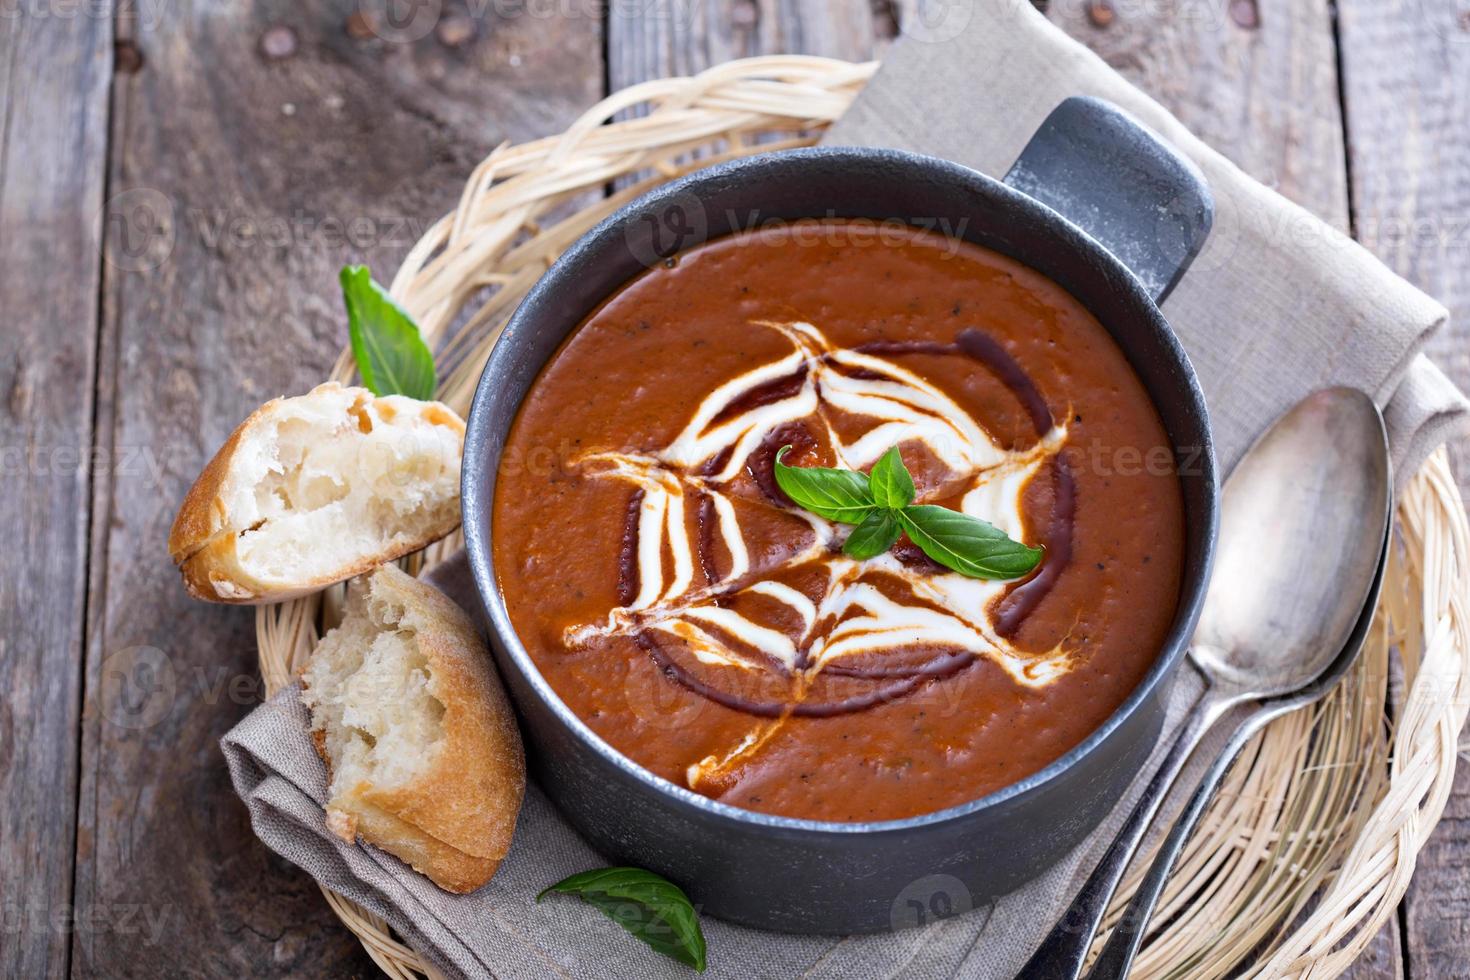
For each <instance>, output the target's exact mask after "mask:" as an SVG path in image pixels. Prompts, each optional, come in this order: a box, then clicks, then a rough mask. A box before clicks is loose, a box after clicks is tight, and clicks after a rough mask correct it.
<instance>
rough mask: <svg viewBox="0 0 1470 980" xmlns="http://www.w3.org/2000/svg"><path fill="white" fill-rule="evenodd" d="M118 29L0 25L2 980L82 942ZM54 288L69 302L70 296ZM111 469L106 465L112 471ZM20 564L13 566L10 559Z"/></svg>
mask: <svg viewBox="0 0 1470 980" xmlns="http://www.w3.org/2000/svg"><path fill="white" fill-rule="evenodd" d="M111 52H112V25H111V23H110V21H108V20H106V19H98V18H96V17H76V18H72V19H68V20H65V21H63V20H58V19H56V18H47V17H44V16H36V15H33V14H31V13H27V12H21V11H10V12H9V14H8V15H7V16H5V17H4V18H3V19H0V69H3V70H0V309H3V310H4V311H5V318H6V322H5V326H4V327H3V328H0V528H4V529H5V532H6V534H7V536H8V540H9V548H10V549H11V558H10V560H9V561H7V562H6V563H5V567H4V570H3V571H0V623H3V624H4V629H3V632H0V691H3V692H4V693H3V695H0V975H3V976H7V977H41V976H58V975H62V974H64V973H65V971H66V964H67V948H68V945H69V943H70V935H71V933H72V931H73V930H75V929H80V928H93V927H95V926H96V922H95V920H94V919H93V917H92V916H91V915H90V912H91V910H89V909H79V908H77V907H76V906H74V905H73V902H72V889H71V882H72V860H73V858H72V854H73V846H74V839H75V832H76V819H75V817H76V813H75V800H76V782H77V737H78V733H77V725H78V721H79V716H78V709H79V706H80V688H81V657H82V644H83V636H82V622H83V619H84V608H85V607H84V603H85V599H86V594H85V587H86V562H87V513H88V507H87V501H88V493H89V490H88V488H89V481H90V473H91V471H92V466H91V463H92V456H91V448H92V388H93V373H94V371H95V365H96V344H97V340H96V323H97V293H98V282H99V278H100V275H101V265H102V251H101V248H100V247H99V245H98V242H99V240H100V230H99V229H100V227H101V221H100V216H101V213H102V201H103V186H102V181H103V175H104V173H105V161H106V158H107V86H108V79H109V76H110V73H111ZM58 280H60V282H61V283H62V284H63V285H64V288H58ZM99 468H106V467H105V466H103V467H99ZM17 549H18V550H19V554H18V555H17V554H15V551H16V550H17Z"/></svg>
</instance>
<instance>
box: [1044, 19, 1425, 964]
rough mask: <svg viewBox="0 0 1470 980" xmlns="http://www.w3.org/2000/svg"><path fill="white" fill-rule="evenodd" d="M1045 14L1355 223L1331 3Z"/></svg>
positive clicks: (1214, 135) (1267, 175)
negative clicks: (1350, 193) (1348, 174)
mask: <svg viewBox="0 0 1470 980" xmlns="http://www.w3.org/2000/svg"><path fill="white" fill-rule="evenodd" d="M1047 10H1048V17H1049V18H1050V19H1051V20H1052V21H1053V22H1054V23H1056V24H1058V25H1059V26H1061V27H1063V28H1064V29H1065V30H1066V31H1067V32H1068V33H1069V34H1071V35H1072V36H1073V37H1075V38H1077V39H1078V40H1080V41H1082V42H1083V43H1084V44H1087V45H1088V46H1089V47H1090V48H1092V49H1093V50H1094V51H1096V52H1097V53H1098V54H1099V55H1100V56H1101V57H1102V58H1103V59H1104V60H1105V61H1107V62H1108V63H1109V64H1110V65H1112V66H1113V67H1114V68H1116V69H1117V70H1118V71H1120V72H1121V73H1122V74H1123V75H1125V76H1127V77H1128V78H1129V80H1131V81H1132V82H1133V83H1134V84H1136V85H1138V86H1139V87H1140V88H1142V89H1143V90H1144V91H1146V92H1148V93H1149V94H1151V95H1152V96H1154V98H1156V99H1158V100H1159V101H1160V102H1162V103H1163V104H1164V105H1165V106H1166V107H1168V109H1169V110H1170V111H1171V112H1173V113H1174V114H1175V115H1176V116H1178V117H1179V118H1180V119H1181V120H1182V121H1183V122H1184V123H1185V124H1186V125H1187V126H1189V127H1190V128H1191V129H1192V130H1193V131H1194V132H1195V133H1196V134H1197V135H1198V136H1200V137H1201V138H1202V139H1204V140H1206V141H1207V142H1209V143H1210V145H1212V146H1213V147H1215V148H1216V149H1218V150H1220V151H1221V152H1222V153H1224V154H1225V155H1226V156H1227V157H1229V158H1230V159H1231V160H1233V161H1235V163H1237V164H1238V165H1239V166H1240V167H1241V169H1243V170H1244V171H1245V172H1246V173H1248V174H1250V175H1251V176H1252V177H1254V178H1256V179H1257V180H1259V181H1261V182H1263V183H1265V184H1266V185H1267V186H1269V187H1273V188H1275V189H1276V190H1278V191H1280V192H1281V193H1282V194H1283V195H1285V196H1286V197H1288V198H1290V199H1291V200H1293V201H1296V202H1297V203H1298V204H1301V205H1302V206H1303V207H1306V208H1308V209H1309V210H1311V211H1312V212H1314V213H1315V214H1316V215H1317V216H1318V217H1320V218H1322V219H1323V220H1324V221H1327V222H1328V223H1330V224H1332V225H1334V226H1336V227H1337V228H1340V229H1344V230H1346V229H1347V228H1348V227H1349V208H1348V186H1347V170H1346V166H1345V158H1344V144H1343V120H1342V111H1341V104H1340V100H1339V93H1338V83H1337V64H1336V58H1337V55H1336V43H1335V39H1334V35H1333V25H1332V23H1331V20H1330V11H1329V8H1328V5H1327V4H1306V3H1299V2H1295V0H1242V2H1231V3H1225V2H1221V3H1183V4H1174V3H1166V4H1130V3H1111V2H1107V0H1098V2H1092V0H1086V2H1075V3H1070V2H1069V3H1062V2H1058V0H1053V2H1052V3H1050V4H1049V5H1048V8H1047ZM1402 54H1403V51H1402V50H1401V51H1400V55H1401V56H1402ZM1402 959H1403V958H1402V956H1401V953H1400V948H1399V941H1398V932H1397V923H1396V922H1390V923H1389V924H1388V925H1387V926H1386V927H1385V928H1384V929H1383V930H1381V931H1380V933H1379V934H1378V935H1377V936H1376V937H1375V938H1374V940H1373V944H1372V945H1371V946H1370V947H1369V949H1368V950H1367V951H1366V952H1365V954H1364V956H1363V957H1362V958H1361V959H1360V960H1359V962H1358V963H1357V964H1356V965H1355V966H1354V969H1353V971H1351V972H1350V973H1349V974H1348V976H1350V977H1354V978H1360V980H1362V978H1368V977H1373V978H1381V977H1402V976H1403V975H1404V968H1403V962H1402Z"/></svg>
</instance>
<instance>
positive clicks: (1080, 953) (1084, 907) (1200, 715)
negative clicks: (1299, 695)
mask: <svg viewBox="0 0 1470 980" xmlns="http://www.w3.org/2000/svg"><path fill="white" fill-rule="evenodd" d="M1231 703H1232V702H1230V701H1229V700H1227V699H1223V698H1220V697H1217V696H1215V695H1214V694H1213V693H1212V692H1211V691H1208V690H1207V691H1206V692H1205V693H1204V695H1203V696H1202V697H1201V698H1200V701H1199V703H1198V704H1196V705H1195V706H1194V708H1193V709H1192V710H1191V711H1190V713H1189V716H1188V718H1186V719H1185V721H1184V724H1183V726H1182V727H1181V729H1180V732H1179V735H1178V737H1176V738H1175V739H1174V745H1173V746H1172V747H1171V748H1170V749H1169V754H1168V755H1166V756H1165V757H1164V761H1163V762H1162V763H1160V765H1159V768H1158V771H1157V772H1155V773H1154V776H1153V778H1152V779H1150V780H1149V782H1148V786H1147V787H1146V788H1145V789H1144V791H1143V795H1142V796H1140V797H1139V798H1138V802H1137V803H1135V804H1134V805H1133V812H1132V813H1130V814H1129V815H1128V819H1127V821H1126V822H1125V823H1124V824H1123V826H1122V828H1120V829H1119V831H1118V835H1117V836H1116V837H1115V838H1113V843H1112V845H1111V846H1110V847H1109V848H1108V850H1107V853H1106V854H1104V855H1103V857H1102V860H1101V861H1100V862H1098V865H1097V867H1096V868H1094V869H1093V872H1092V874H1091V876H1089V877H1088V879H1087V882H1086V883H1085V884H1084V885H1083V886H1082V889H1081V891H1079V892H1078V893H1077V897H1076V898H1075V899H1073V901H1072V904H1071V905H1069V906H1067V911H1066V912H1064V913H1062V917H1061V918H1060V919H1058V920H1057V924H1056V925H1055V926H1053V927H1052V930H1051V932H1049V933H1047V936H1046V938H1045V939H1043V940H1042V941H1041V945H1040V946H1038V947H1037V949H1036V952H1035V953H1034V954H1033V955H1032V957H1031V959H1029V960H1027V961H1026V965H1025V966H1023V967H1022V968H1021V972H1020V973H1018V974H1016V977H1017V980H1076V978H1077V977H1078V976H1080V975H1081V974H1082V966H1083V963H1084V962H1085V961H1086V959H1087V950H1088V949H1089V948H1090V947H1091V946H1092V937H1093V936H1094V935H1096V934H1097V927H1098V924H1099V923H1101V922H1102V917H1103V913H1105V912H1106V911H1107V909H1108V903H1109V902H1110V901H1111V900H1112V897H1113V892H1115V891H1117V889H1118V882H1119V881H1121V880H1122V879H1123V872H1124V871H1126V870H1127V868H1128V863H1129V861H1131V860H1132V858H1133V852H1134V851H1136V850H1137V849H1138V844H1139V842H1140V841H1141V840H1143V835H1144V833H1145V831H1147V830H1148V827H1149V824H1151V823H1152V822H1153V819H1154V816H1155V815H1156V814H1157V813H1158V811H1159V805H1160V804H1161V803H1163V801H1164V798H1165V797H1167V796H1168V795H1169V789H1170V787H1172V786H1173V785H1174V780H1175V778H1176V777H1177V776H1178V775H1179V771H1180V770H1181V769H1183V768H1184V762H1185V760H1187V759H1188V758H1189V756H1190V753H1192V752H1193V751H1194V749H1195V746H1197V745H1198V744H1199V742H1200V739H1202V738H1203V737H1204V735H1205V733H1206V732H1208V731H1209V730H1210V729H1211V728H1212V727H1214V725H1215V722H1217V721H1219V720H1220V717H1221V715H1222V714H1224V712H1225V711H1227V710H1229V708H1230V705H1231Z"/></svg>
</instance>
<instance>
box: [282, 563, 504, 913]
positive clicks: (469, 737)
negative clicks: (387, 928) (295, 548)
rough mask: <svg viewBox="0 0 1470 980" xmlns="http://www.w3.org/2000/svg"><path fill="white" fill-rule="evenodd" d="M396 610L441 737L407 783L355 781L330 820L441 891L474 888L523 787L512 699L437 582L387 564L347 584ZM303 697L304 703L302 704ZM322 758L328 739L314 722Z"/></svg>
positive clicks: (492, 865)
mask: <svg viewBox="0 0 1470 980" xmlns="http://www.w3.org/2000/svg"><path fill="white" fill-rule="evenodd" d="M352 588H354V589H358V588H368V589H371V590H372V595H373V598H374V599H375V600H378V599H387V600H389V601H391V602H393V603H394V604H395V605H397V606H399V607H401V608H402V610H403V614H402V618H401V620H400V622H399V626H398V628H399V629H407V630H412V632H413V635H414V636H413V638H414V642H415V643H416V644H417V647H418V650H419V652H420V653H421V654H422V655H423V656H424V657H425V658H426V659H427V661H428V666H429V670H430V673H431V677H432V679H431V682H430V688H429V690H430V692H431V693H432V694H433V695H434V697H435V698H436V699H437V700H438V701H439V702H441V703H442V704H443V705H444V717H443V724H444V737H443V740H442V742H441V743H440V744H439V747H438V750H437V751H436V752H435V753H434V755H433V757H432V758H431V759H430V760H429V762H428V765H427V768H426V769H425V770H424V771H423V772H421V773H420V774H419V775H418V776H417V777H416V778H415V779H414V780H413V781H412V782H410V783H408V784H406V785H403V786H398V787H391V788H380V787H377V786H374V785H373V784H372V783H370V782H366V781H364V782H359V783H358V784H357V785H356V786H353V787H351V788H348V789H345V790H344V791H342V792H339V793H338V794H337V795H336V796H334V797H333V798H332V799H331V800H330V801H329V802H328V805H327V813H328V826H329V827H331V828H332V830H333V831H334V832H335V833H337V834H338V836H341V837H343V838H344V839H346V840H349V841H351V840H354V839H356V838H358V837H360V838H361V839H363V840H365V841H367V842H369V843H371V844H374V845H376V846H377V847H379V848H382V849H383V850H385V851H387V852H389V853H390V854H393V855H396V856H397V857H399V858H400V859H402V860H403V861H405V862H407V863H408V864H409V865H410V866H412V867H413V868H414V869H415V870H417V871H420V872H422V873H423V874H425V875H427V876H428V877H429V878H430V879H432V880H433V881H434V882H435V883H436V884H437V885H439V886H440V887H441V888H444V889H446V890H447V891H451V892H456V893H464V892H468V891H473V890H474V889H476V888H479V887H480V886H481V885H483V884H485V882H487V881H489V880H490V878H491V876H492V875H494V874H495V870H496V868H498V867H499V866H500V862H501V861H502V860H503V859H504V858H505V855H506V854H507V852H509V850H510V844H511V838H512V836H513V835H514V833H515V824H516V817H517V815H518V814H519V812H520V808H521V802H522V800H523V799H524V797H525V791H526V763H525V754H524V751H523V749H522V746H521V737H520V732H519V730H518V729H517V727H516V723H515V716H514V714H513V713H512V711H511V706H510V701H509V700H508V699H507V697H506V694H505V690H504V688H503V687H502V686H501V684H500V680H499V678H498V676H497V675H496V673H495V670H494V667H493V666H492V664H491V660H490V653H489V651H488V650H487V649H486V648H485V644H484V641H482V640H481V639H480V635H479V633H478V632H476V630H475V628H474V625H473V624H472V623H471V621H470V619H469V616H468V615H466V614H465V612H464V610H462V609H460V607H459V606H458V605H456V604H455V603H454V602H452V601H451V600H450V599H448V598H447V597H446V596H445V595H444V594H443V593H441V592H439V590H437V589H435V588H434V587H432V586H430V585H427V584H425V583H423V582H420V581H418V580H417V579H414V578H412V577H410V576H408V575H406V574H405V573H403V572H402V571H400V570H399V569H398V568H397V567H396V566H393V565H385V566H383V567H382V568H379V569H378V570H377V571H375V572H373V573H372V574H371V575H369V576H367V577H365V578H364V579H361V580H359V581H357V582H354V583H353V585H352ZM308 703H310V702H309V701H308ZM313 728H314V730H313V741H314V742H315V744H316V746H317V751H318V752H319V753H321V755H322V758H323V759H325V760H326V762H327V765H328V768H329V769H330V768H331V767H332V759H331V758H330V757H329V756H328V753H327V748H326V739H325V737H324V736H323V734H322V732H321V730H320V726H319V725H314V726H313Z"/></svg>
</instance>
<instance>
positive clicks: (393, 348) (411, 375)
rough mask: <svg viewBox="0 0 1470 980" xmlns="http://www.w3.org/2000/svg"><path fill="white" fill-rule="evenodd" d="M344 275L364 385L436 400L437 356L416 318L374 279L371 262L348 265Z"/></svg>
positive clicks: (349, 325) (349, 328) (349, 327)
mask: <svg viewBox="0 0 1470 980" xmlns="http://www.w3.org/2000/svg"><path fill="white" fill-rule="evenodd" d="M340 279H341V282H342V299H343V301H344V302H345V303H346V304H347V332H348V335H349V336H350V337H351V339H352V356H353V358H354V359H355V360H356V361H357V370H358V371H359V372H361V374H362V383H363V384H365V385H367V387H368V390H369V391H371V392H372V393H373V394H375V395H407V396H408V397H410V398H418V399H420V400H426V399H429V398H433V397H434V383H435V377H434V355H433V354H431V353H429V347H428V345H427V344H425V343H424V338H423V335H422V334H420V333H419V328H418V324H416V323H414V321H413V317H411V316H409V315H408V311H406V310H405V309H404V308H403V307H401V306H399V305H398V303H397V302H396V301H395V300H394V299H393V297H392V296H390V295H388V291H387V290H386V289H384V288H383V287H382V286H380V285H378V284H377V283H376V282H374V281H373V276H372V273H371V272H369V271H368V268H367V266H365V265H349V266H344V267H343V268H342V274H341V276H340Z"/></svg>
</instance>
